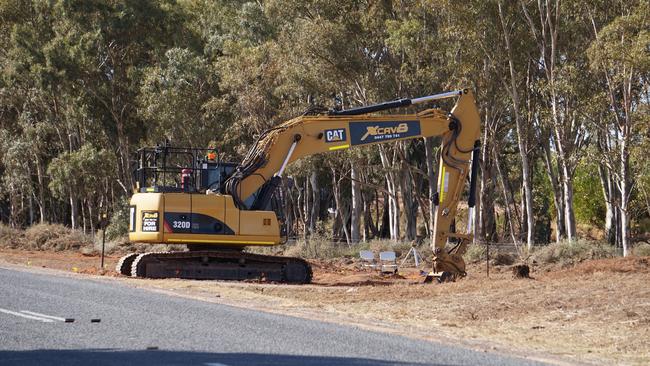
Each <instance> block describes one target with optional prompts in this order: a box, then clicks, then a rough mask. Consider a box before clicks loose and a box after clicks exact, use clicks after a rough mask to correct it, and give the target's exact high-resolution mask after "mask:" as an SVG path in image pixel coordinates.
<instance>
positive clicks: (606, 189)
mask: <svg viewBox="0 0 650 366" xmlns="http://www.w3.org/2000/svg"><path fill="white" fill-rule="evenodd" d="M598 176H599V177H600V187H601V188H602V191H603V199H604V200H605V236H606V237H607V242H608V243H610V244H612V245H614V244H615V243H616V232H615V229H614V204H613V197H612V195H613V193H614V192H613V186H612V180H611V179H610V176H609V174H608V172H607V167H605V166H604V164H598Z"/></svg>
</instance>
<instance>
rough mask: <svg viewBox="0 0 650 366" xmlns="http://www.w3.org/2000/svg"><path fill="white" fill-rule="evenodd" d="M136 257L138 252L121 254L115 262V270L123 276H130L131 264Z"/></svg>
mask: <svg viewBox="0 0 650 366" xmlns="http://www.w3.org/2000/svg"><path fill="white" fill-rule="evenodd" d="M137 257H138V253H131V254H127V255H125V256H123V257H122V258H120V260H119V261H118V262H117V265H116V266H115V271H116V272H117V273H119V274H121V275H124V276H130V275H131V266H132V265H133V261H134V260H135V259H136V258H137Z"/></svg>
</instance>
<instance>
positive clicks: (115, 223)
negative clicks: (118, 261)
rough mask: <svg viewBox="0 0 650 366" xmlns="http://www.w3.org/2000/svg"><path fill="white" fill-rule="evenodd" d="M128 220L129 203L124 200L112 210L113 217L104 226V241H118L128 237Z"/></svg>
mask: <svg viewBox="0 0 650 366" xmlns="http://www.w3.org/2000/svg"><path fill="white" fill-rule="evenodd" d="M129 220H130V218H129V201H128V200H127V199H126V198H124V199H122V200H121V201H120V202H119V203H117V204H116V205H115V207H114V208H113V215H111V219H110V221H109V223H108V225H107V226H106V241H107V242H108V241H114V240H120V239H121V238H122V237H124V236H126V235H128V234H129ZM100 244H101V243H100Z"/></svg>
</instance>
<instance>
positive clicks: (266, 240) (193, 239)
mask: <svg viewBox="0 0 650 366" xmlns="http://www.w3.org/2000/svg"><path fill="white" fill-rule="evenodd" d="M165 242H166V243H180V244H187V243H200V244H214V245H215V246H232V247H245V246H250V245H278V244H280V237H279V236H278V235H268V236H263V235H206V234H191V235H188V234H181V233H179V234H168V235H165Z"/></svg>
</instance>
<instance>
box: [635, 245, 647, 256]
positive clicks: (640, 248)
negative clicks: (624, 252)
mask: <svg viewBox="0 0 650 366" xmlns="http://www.w3.org/2000/svg"><path fill="white" fill-rule="evenodd" d="M633 253H634V255H636V256H639V257H648V256H650V243H639V244H637V245H635V246H634V249H633Z"/></svg>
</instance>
